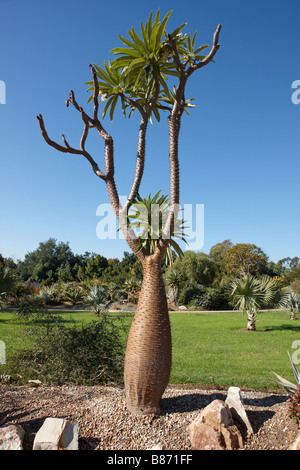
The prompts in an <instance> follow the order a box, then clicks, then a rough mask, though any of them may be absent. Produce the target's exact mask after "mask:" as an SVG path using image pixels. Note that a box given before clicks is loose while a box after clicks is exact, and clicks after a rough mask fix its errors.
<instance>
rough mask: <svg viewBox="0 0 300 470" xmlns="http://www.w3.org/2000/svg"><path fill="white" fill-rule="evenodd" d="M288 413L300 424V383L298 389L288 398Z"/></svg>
mask: <svg viewBox="0 0 300 470" xmlns="http://www.w3.org/2000/svg"><path fill="white" fill-rule="evenodd" d="M287 403H288V415H289V417H290V418H291V419H293V420H294V421H296V423H297V424H298V426H299V425H300V385H297V391H296V392H295V393H293V394H292V395H291V396H290V398H289V399H288V400H287Z"/></svg>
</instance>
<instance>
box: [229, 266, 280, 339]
mask: <svg viewBox="0 0 300 470" xmlns="http://www.w3.org/2000/svg"><path fill="white" fill-rule="evenodd" d="M277 292H278V284H277V280H276V279H272V278H269V277H268V276H263V277H262V278H261V279H257V278H255V277H254V276H252V275H246V276H244V277H242V278H239V279H236V280H235V281H233V283H232V284H231V297H232V299H233V301H234V303H235V307H236V308H237V309H238V310H241V311H242V312H243V313H246V315H247V317H248V324H247V330H249V331H255V330H256V326H255V321H256V314H257V312H258V310H259V308H261V306H262V305H263V304H264V303H268V302H270V301H271V300H272V299H274V298H275V296H276V295H277Z"/></svg>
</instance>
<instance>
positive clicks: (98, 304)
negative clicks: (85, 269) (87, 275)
mask: <svg viewBox="0 0 300 470" xmlns="http://www.w3.org/2000/svg"><path fill="white" fill-rule="evenodd" d="M111 303H112V300H111V301H109V302H108V301H107V294H106V290H105V289H104V287H101V286H98V285H94V286H92V287H91V288H90V289H89V291H88V292H87V294H86V296H85V297H84V304H85V306H86V307H88V308H91V309H92V310H93V311H94V312H95V316H98V315H99V314H100V312H103V311H105V310H107V308H108V307H109V305H110V304H111Z"/></svg>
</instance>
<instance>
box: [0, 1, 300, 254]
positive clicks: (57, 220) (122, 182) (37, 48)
mask: <svg viewBox="0 0 300 470" xmlns="http://www.w3.org/2000/svg"><path fill="white" fill-rule="evenodd" d="M159 7H160V8H161V12H162V14H165V13H167V12H168V11H169V10H173V13H172V15H171V18H170V20H169V25H170V30H171V29H172V28H173V29H175V27H177V26H178V25H179V24H182V23H184V22H187V23H188V25H187V27H186V28H185V31H186V32H191V33H194V31H196V30H197V31H198V41H199V44H207V43H208V44H211V42H212V35H213V33H214V31H215V29H216V26H217V24H218V23H221V24H222V31H221V34H220V45H221V48H220V50H219V52H218V54H217V56H216V63H215V64H210V65H209V66H207V67H205V68H203V69H201V70H200V71H199V72H198V73H197V74H195V75H194V76H193V77H192V79H191V81H190V83H189V84H188V88H187V93H186V95H187V97H195V98H196V99H197V100H196V102H195V104H196V106H197V107H196V109H195V110H192V112H191V113H190V116H187V115H186V116H184V120H183V122H182V128H181V136H180V165H181V204H182V205H184V204H193V205H196V204H204V245H203V247H202V250H203V251H204V252H208V251H209V249H210V247H211V246H213V245H214V244H216V243H218V242H222V241H223V240H225V239H231V240H232V242H233V243H254V244H256V245H258V246H259V247H261V248H262V249H263V250H264V251H265V253H266V254H267V255H268V256H269V258H270V260H273V261H277V260H278V259H280V258H283V257H286V256H290V257H293V256H299V257H300V246H299V232H300V218H299V195H300V190H299V168H300V159H299V143H300V140H299V136H300V105H295V104H293V103H292V101H291V95H292V92H293V90H292V88H291V86H292V82H293V81H294V80H300V67H299V65H300V46H299V45H300V29H299V14H300V4H299V1H297V0H287V1H285V2H282V1H276V0H275V1H272V2H271V1H270V0H252V1H251V2H250V1H249V2H246V1H242V0H226V1H225V0H217V1H215V0H211V1H209V2H201V1H198V0H197V1H194V0H191V1H189V2H188V3H185V2H179V1H177V0H176V1H169V0H164V1H163V2H161V1H160V2H158V1H152V2H138V1H135V0H134V1H131V0H128V1H127V2H121V1H120V0H116V1H114V2H107V1H106V2H102V1H99V0H90V1H89V2H85V1H83V0H73V1H70V0H63V1H61V0H60V1H58V0H52V1H51V2H50V1H43V2H41V1H36V0H29V1H28V2H24V1H20V0H0V18H1V28H0V44H1V55H0V80H2V81H4V83H5V85H6V104H0V162H1V164H0V169H1V170H0V174H1V180H0V253H2V254H3V255H4V256H12V257H13V258H15V259H22V258H23V257H24V255H25V254H26V253H27V252H28V251H32V250H34V249H36V248H37V246H38V244H39V242H41V241H45V240H47V239H48V238H50V237H54V238H56V239H57V240H58V241H64V242H66V241H68V242H69V243H70V247H71V248H72V250H73V251H74V252H75V253H84V252H85V251H93V252H97V253H100V254H102V255H104V256H106V257H108V258H109V257H119V258H122V255H123V252H124V251H125V250H128V251H129V249H128V248H127V245H126V243H125V241H123V240H118V239H117V240H99V238H97V235H96V227H97V223H98V222H99V217H98V216H97V215H96V210H97V207H98V206H99V205H100V204H103V203H108V202H109V200H108V196H107V192H106V187H105V184H104V183H103V182H102V181H101V180H99V179H98V178H97V177H96V176H95V175H94V174H93V172H92V171H91V169H90V166H89V164H88V163H87V162H86V161H85V160H84V159H83V157H80V156H71V155H70V156H66V155H65V154H62V153H59V152H57V151H56V150H54V149H53V148H51V147H49V146H47V145H46V143H45V142H44V141H43V139H42V137H41V134H40V130H39V128H38V124H37V120H36V115H37V114H39V113H42V114H43V116H44V120H45V124H46V128H47V130H48V133H49V135H50V136H51V137H52V138H53V139H54V140H57V141H60V135H61V134H62V133H64V134H65V135H66V137H67V139H68V141H69V143H70V144H72V145H73V146H75V147H76V146H78V143H79V139H80V135H81V131H82V126H81V124H82V123H81V119H80V116H79V115H78V113H77V112H76V110H74V109H72V108H66V107H65V100H66V99H67V97H68V94H69V91H70V89H73V90H74V91H75V94H76V98H77V101H78V102H79V103H80V104H82V105H83V106H85V109H86V111H87V112H88V111H89V112H91V105H86V101H87V98H88V94H87V92H86V88H87V87H86V86H85V85H84V82H86V81H88V80H90V70H89V67H88V64H89V63H97V64H99V65H100V66H102V65H103V62H104V60H107V59H108V57H109V51H110V50H111V49H112V48H113V47H117V46H118V45H119V40H118V37H117V35H118V34H121V35H123V36H126V35H127V34H126V31H127V29H130V28H131V27H132V26H134V27H136V29H139V24H140V21H141V20H143V21H145V20H146V19H147V18H148V16H149V13H150V11H151V10H153V11H154V12H156V11H157V9H158V8H159ZM166 118H167V116H166V115H165V120H166ZM104 125H105V127H106V128H107V130H108V132H110V133H111V135H112V136H113V138H114V142H115V153H116V154H115V160H116V161H115V164H116V182H117V185H118V189H119V193H120V195H126V194H128V191H129V189H130V186H131V182H132V179H133V174H134V167H135V157H136V144H137V130H138V122H137V120H136V119H135V118H133V119H130V120H127V121H125V120H124V119H123V117H122V115H121V114H120V116H119V117H116V119H115V120H114V122H113V123H111V122H110V121H109V120H108V119H105V122H104ZM88 149H89V150H90V152H91V153H92V155H93V156H94V158H95V159H96V160H97V162H98V163H99V166H100V168H101V167H102V168H103V142H102V141H100V140H99V139H98V138H97V136H91V139H90V140H89V143H88ZM146 158H147V161H146V167H145V174H144V179H143V183H142V186H141V194H142V195H147V194H148V193H149V192H154V191H157V190H159V189H161V190H162V191H163V192H164V193H168V191H169V166H168V129H167V125H166V122H163V123H161V124H160V125H157V124H155V125H153V126H151V127H150V128H149V133H148V142H147V156H146ZM158 166H159V168H160V171H159V173H157V168H158Z"/></svg>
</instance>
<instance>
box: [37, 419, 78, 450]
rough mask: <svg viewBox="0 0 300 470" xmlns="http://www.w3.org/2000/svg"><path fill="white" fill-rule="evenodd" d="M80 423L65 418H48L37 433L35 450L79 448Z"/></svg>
mask: <svg viewBox="0 0 300 470" xmlns="http://www.w3.org/2000/svg"><path fill="white" fill-rule="evenodd" d="M78 432H79V426H78V424H76V423H75V424H73V423H71V422H70V421H67V420H65V419H63V418H46V419H45V421H44V424H43V425H42V427H41V428H40V429H39V431H38V432H37V433H36V436H35V439H34V442H33V450H78Z"/></svg>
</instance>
